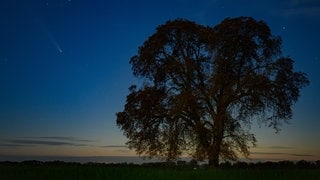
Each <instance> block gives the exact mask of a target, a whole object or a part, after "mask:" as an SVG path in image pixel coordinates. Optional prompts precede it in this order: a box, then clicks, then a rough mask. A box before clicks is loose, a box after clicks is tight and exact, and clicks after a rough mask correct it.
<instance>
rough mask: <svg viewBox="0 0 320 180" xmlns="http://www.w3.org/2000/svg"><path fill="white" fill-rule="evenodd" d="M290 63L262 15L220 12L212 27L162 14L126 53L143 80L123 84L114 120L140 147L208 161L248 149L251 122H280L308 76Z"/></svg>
mask: <svg viewBox="0 0 320 180" xmlns="http://www.w3.org/2000/svg"><path fill="white" fill-rule="evenodd" d="M293 63H294V61H293V60H292V59H291V58H290V57H283V56H282V53H281V38H280V37H278V36H274V35H272V34H271V31H270V28H269V27H268V26H267V24H266V23H265V22H263V21H257V20H255V19H253V18H251V17H238V18H227V19H225V20H223V21H222V22H221V23H220V24H218V25H216V26H215V27H213V28H212V27H208V26H203V25H199V24H196V23H195V22H192V21H188V20H184V19H177V20H173V21H168V22H167V23H165V24H163V25H160V26H159V27H158V28H157V30H156V32H155V33H154V34H153V35H152V36H150V37H149V38H148V39H147V40H146V41H145V42H144V44H143V45H142V46H140V47H139V50H138V54H137V55H135V56H133V57H132V58H131V60H130V64H131V65H132V70H133V74H134V76H136V77H138V78H141V79H143V80H144V83H143V85H141V86H139V87H137V86H136V85H132V86H131V87H130V88H129V90H130V93H129V95H128V96H127V101H126V104H125V107H124V110H123V111H122V112H118V113H117V125H118V126H119V127H120V128H121V129H122V130H123V132H124V135H125V136H126V137H127V138H128V142H127V144H128V145H129V147H130V148H133V149H135V150H136V152H137V153H138V154H139V155H146V156H150V157H159V158H164V159H167V160H174V159H177V158H179V157H180V156H181V155H182V154H188V155H190V156H192V157H193V158H195V159H197V160H206V159H207V160H209V164H210V165H213V166H217V165H218V164H219V159H226V160H236V159H237V157H238V155H239V154H242V155H244V156H245V157H247V156H248V155H249V153H250V151H249V150H250V147H251V145H253V146H254V145H255V143H256V139H255V136H254V134H251V133H250V125H251V124H252V122H254V121H255V120H257V121H258V122H260V123H265V124H266V125H268V126H270V127H273V128H275V129H276V130H279V127H280V125H281V124H282V122H287V121H288V120H290V119H291V117H292V109H291V107H292V105H293V103H295V102H296V101H297V100H298V97H299V93H300V89H301V88H302V87H304V86H306V85H308V83H309V81H308V79H307V76H306V74H305V73H302V72H295V71H294V70H293Z"/></svg>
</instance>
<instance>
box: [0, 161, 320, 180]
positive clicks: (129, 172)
mask: <svg viewBox="0 0 320 180" xmlns="http://www.w3.org/2000/svg"><path fill="white" fill-rule="evenodd" d="M0 179H1V180H11V179H12V180H15V179H17V180H29V179H30V180H31V179H32V180H37V179H39V180H46V179H47V180H50V179H54V180H59V179H71V180H73V179H74V180H82V179H90V180H91V179H93V180H94V179H107V180H110V179H111V180H112V179H116V180H121V179H126V180H127V179H133V180H135V179H136V180H143V179H148V180H157V179H159V180H160V179H174V180H179V179H183V180H188V179H200V180H201V179H236V180H241V179H258V180H263V179H266V180H267V179H268V180H269V179H303V180H307V179H314V180H319V179H320V170H319V169H235V168H231V169H196V170H194V169H192V168H189V169H170V168H156V167H140V166H106V165H80V164H67V165H34V164H32V165H26V164H1V165H0Z"/></svg>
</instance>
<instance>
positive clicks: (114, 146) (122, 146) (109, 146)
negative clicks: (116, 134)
mask: <svg viewBox="0 0 320 180" xmlns="http://www.w3.org/2000/svg"><path fill="white" fill-rule="evenodd" d="M100 147H101V148H129V147H128V146H126V145H107V146H100Z"/></svg>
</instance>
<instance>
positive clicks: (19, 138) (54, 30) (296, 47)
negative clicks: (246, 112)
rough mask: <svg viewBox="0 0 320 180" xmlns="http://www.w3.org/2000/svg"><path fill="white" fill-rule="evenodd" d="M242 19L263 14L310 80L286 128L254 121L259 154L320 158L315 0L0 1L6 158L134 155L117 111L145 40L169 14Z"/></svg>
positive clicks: (210, 20)
mask: <svg viewBox="0 0 320 180" xmlns="http://www.w3.org/2000/svg"><path fill="white" fill-rule="evenodd" d="M237 16H252V17H254V18H256V19H258V20H264V21H266V23H267V24H268V25H269V26H270V28H271V30H272V33H273V34H275V35H280V36H281V37H282V40H283V54H284V55H285V56H290V57H292V58H293V59H294V60H295V69H296V70H298V71H303V72H306V73H307V74H308V77H309V79H310V81H311V84H310V86H308V87H307V88H305V89H303V90H302V93H301V97H300V99H299V100H298V103H297V104H295V105H294V116H293V119H292V121H291V122H290V124H289V125H284V126H283V128H282V131H281V132H280V134H277V135H275V134H274V131H273V130H272V129H266V128H264V127H262V128H259V127H258V125H256V124H254V125H253V126H252V131H253V132H255V133H257V138H258V147H257V148H255V149H253V152H254V153H253V157H255V156H256V157H263V158H275V159H277V158H289V159H295V158H298V157H301V156H298V155H305V156H303V157H304V158H310V159H315V158H320V157H319V154H320V143H319V142H320V141H319V137H320V133H319V131H318V127H319V126H320V122H319V117H320V105H319V103H320V95H319V93H318V92H319V91H320V80H319V77H320V73H319V68H320V45H319V44H320V43H319V42H320V35H319V32H320V23H319V20H320V1H318V0H283V1H281V2H279V1H278V0H270V1H250V0H239V1H231V0H225V1H223V0H203V1H201V0H170V1H169V0H162V1H152V0H150V1H142V0H140V1H130V0H118V1H107V0H105V1H103V0H91V1H89V0H4V1H1V2H0V27H1V28H0V84H1V85H0V146H1V148H0V155H27V156H28V155H83V156H95V155H132V154H133V153H132V152H131V151H128V150H127V149H126V148H124V147H122V146H123V145H124V143H125V141H126V139H125V137H124V136H123V135H122V132H120V130H119V129H118V128H117V126H116V117H115V113H116V112H118V111H121V110H123V106H124V104H125V97H126V95H127V94H128V90H127V89H128V87H129V86H130V85H131V84H134V83H139V80H138V79H136V78H134V77H133V75H132V72H131V67H130V65H129V63H128V62H129V60H130V58H131V57H132V56H133V55H135V54H136V53H137V49H138V46H140V45H142V43H143V42H144V41H145V40H146V39H147V38H148V37H149V36H150V35H152V34H153V33H154V32H155V28H156V27H157V26H158V25H160V24H163V23H165V22H166V21H167V20H172V19H176V18H185V19H189V20H193V21H195V22H197V23H200V24H203V25H209V26H214V25H216V24H218V23H220V22H221V21H222V20H223V19H224V18H226V17H237ZM115 145H116V146H115ZM277 153H278V154H277ZM270 154H272V155H270ZM275 154H276V155H275ZM267 155H269V156H267ZM277 155H278V156H277ZM295 155H296V156H295ZM265 156H266V157H265ZM280 156H281V157H280Z"/></svg>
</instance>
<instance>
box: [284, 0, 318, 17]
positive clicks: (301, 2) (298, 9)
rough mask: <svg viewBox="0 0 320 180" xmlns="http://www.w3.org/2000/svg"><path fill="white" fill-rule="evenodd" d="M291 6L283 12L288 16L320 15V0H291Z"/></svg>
mask: <svg viewBox="0 0 320 180" xmlns="http://www.w3.org/2000/svg"><path fill="white" fill-rule="evenodd" d="M288 5H289V8H285V9H284V10H283V12H282V14H283V15H284V16H286V17H291V16H307V17H319V16H320V1H319V0H291V1H290V2H289V4H288Z"/></svg>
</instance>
